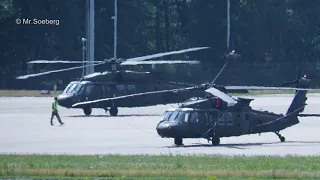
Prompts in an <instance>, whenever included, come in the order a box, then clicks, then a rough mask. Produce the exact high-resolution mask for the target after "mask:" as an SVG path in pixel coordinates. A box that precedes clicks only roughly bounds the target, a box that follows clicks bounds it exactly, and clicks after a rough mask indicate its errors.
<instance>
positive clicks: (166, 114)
mask: <svg viewBox="0 0 320 180" xmlns="http://www.w3.org/2000/svg"><path fill="white" fill-rule="evenodd" d="M172 113H173V111H166V112H165V113H164V114H163V117H162V120H168V119H169V116H170V115H171V114H172Z"/></svg>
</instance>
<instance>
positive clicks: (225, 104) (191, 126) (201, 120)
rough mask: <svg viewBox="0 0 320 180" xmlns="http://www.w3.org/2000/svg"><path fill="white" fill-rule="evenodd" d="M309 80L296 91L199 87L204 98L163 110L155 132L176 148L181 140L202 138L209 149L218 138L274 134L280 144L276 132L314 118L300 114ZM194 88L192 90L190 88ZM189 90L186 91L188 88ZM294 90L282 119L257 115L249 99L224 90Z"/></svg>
mask: <svg viewBox="0 0 320 180" xmlns="http://www.w3.org/2000/svg"><path fill="white" fill-rule="evenodd" d="M310 83H311V80H310V79H307V78H306V76H304V77H301V78H300V79H299V81H298V82H297V87H296V88H290V87H259V86H220V87H218V86H215V85H202V86H199V87H197V89H203V90H204V91H205V92H207V93H208V94H207V97H204V98H193V99H190V100H188V101H186V102H184V103H182V104H181V105H180V106H179V107H178V108H172V109H169V110H167V111H166V112H165V113H164V115H163V118H162V120H161V121H160V122H159V123H158V125H157V127H156V130H157V133H158V134H159V136H161V137H162V138H174V143H175V144H176V145H183V143H182V141H183V138H204V139H207V140H208V142H209V141H211V142H212V145H214V146H217V145H219V144H220V138H222V137H231V136H241V135H247V134H257V133H259V134H260V133H266V132H274V133H275V134H276V135H277V136H278V137H279V139H280V141H281V142H284V141H285V137H284V136H282V135H281V134H280V131H281V130H283V129H286V128H288V127H291V126H293V125H296V124H298V123H299V119H298V117H299V116H302V117H305V116H318V115H315V114H311V115H308V114H300V113H302V112H303V111H304V108H305V106H306V105H307V104H306V100H307V97H306V94H307V90H311V89H309V87H310ZM194 88H196V87H194ZM189 89H190V88H189ZM229 89H247V90H269V89H272V90H289V89H291V90H292V89H293V90H296V93H295V95H294V97H293V100H292V103H291V105H290V106H289V108H288V110H287V112H286V114H285V115H283V114H275V113H272V112H267V111H259V110H255V109H252V108H251V107H250V105H249V104H250V102H251V101H252V100H253V99H248V98H237V99H235V98H232V97H230V96H229V95H227V94H226V93H224V91H225V90H229Z"/></svg>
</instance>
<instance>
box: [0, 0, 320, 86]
mask: <svg viewBox="0 0 320 180" xmlns="http://www.w3.org/2000/svg"><path fill="white" fill-rule="evenodd" d="M95 3H96V4H95V10H96V11H95V23H96V25H95V58H96V59H97V60H101V59H106V58H111V57H113V20H112V19H111V17H112V16H113V14H114V10H113V1H105V0H96V1H95ZM318 7H319V2H318V1H296V0H287V1H278V0H264V1H256V0H237V1H232V0H231V44H230V47H231V48H232V49H235V50H236V51H238V52H239V53H240V54H242V60H241V62H238V63H241V64H243V63H249V64H250V65H251V64H258V63H260V64H265V65H270V66H272V67H270V68H269V69H268V72H269V73H265V72H263V71H260V70H256V71H254V72H252V73H254V76H255V77H257V79H252V78H247V76H250V77H253V76H252V74H249V72H246V70H247V69H249V68H247V69H246V68H245V67H242V66H237V65H233V66H232V65H231V67H229V68H230V69H231V70H230V71H236V70H240V71H241V73H242V74H243V75H242V76H239V75H237V80H235V79H230V77H229V76H231V75H232V73H225V74H226V75H225V74H222V75H221V76H223V77H221V78H222V79H221V80H222V81H223V82H224V81H226V82H227V83H228V84H234V83H236V82H240V83H241V84H257V83H264V84H267V85H269V84H268V81H272V80H274V76H273V75H274V74H275V73H276V69H277V68H276V65H277V64H279V63H290V64H291V65H293V67H294V68H292V67H290V68H283V69H281V71H280V72H279V76H280V77H283V76H289V75H290V77H291V80H292V79H293V78H295V76H296V73H297V71H298V69H299V68H300V67H302V68H304V69H305V70H306V71H307V72H309V71H311V72H317V67H318V64H317V62H318V61H319V60H320V59H319V57H320V40H319V39H320V38H319V30H320V29H319V28H320V26H318V24H319V23H318V22H319V20H320V19H319V17H320V11H319V10H318ZM226 9H227V3H226V2H225V1H212V0H201V1H196V0H159V1H158V0H157V1H156V0H119V2H118V57H122V58H128V57H135V56H142V55H147V54H152V53H157V52H162V51H170V50H178V49H183V48H188V47H195V46H210V47H212V48H211V49H210V50H206V51H201V52H196V53H188V54H182V55H176V56H171V57H170V56H169V57H165V58H162V59H173V58H174V59H199V60H201V61H203V63H204V64H205V66H203V67H202V68H201V69H200V70H199V71H198V72H201V73H195V74H193V77H192V78H189V77H188V76H187V74H188V73H190V71H192V69H191V70H190V69H188V70H179V71H178V70H177V69H183V68H180V67H182V66H179V65H175V67H170V66H167V67H166V68H168V70H167V71H168V72H170V73H168V76H170V77H174V78H175V79H184V80H185V81H186V80H191V79H192V80H196V81H198V82H200V83H202V82H203V81H207V80H212V79H213V76H215V74H216V73H217V72H218V71H219V69H220V68H221V67H222V65H221V64H223V61H222V60H220V58H221V56H223V54H225V53H226V52H227V44H226V43H227V40H226V30H227V29H226V25H227V23H226V15H227V14H226V13H227V10H226ZM16 18H22V19H23V18H30V19H33V18H37V19H45V18H47V19H56V20H59V21H60V24H59V25H58V26H57V25H22V24H20V25H17V24H16V23H15V20H16ZM0 26H1V27H2V28H1V29H0V38H1V42H2V48H0V82H1V84H0V88H21V87H28V85H29V87H28V88H33V87H34V86H35V85H37V84H39V82H41V81H46V80H48V79H62V80H64V81H65V82H68V81H70V80H72V79H74V78H75V77H78V76H79V74H80V73H79V72H78V71H70V72H66V73H61V74H56V75H49V76H46V77H44V78H40V79H41V80H39V79H38V78H35V80H30V81H24V82H21V81H16V80H13V78H14V77H16V76H18V75H22V74H26V73H27V69H28V67H27V64H26V62H27V61H30V60H35V59H61V60H67V59H73V60H75V59H77V60H80V59H81V57H82V51H81V48H82V43H81V38H82V37H84V36H85V1H81V0H73V1H66V2H64V3H61V2H60V1H54V0H44V1H39V0H28V1H25V0H15V1H13V0H0ZM307 62H308V63H310V62H312V63H313V64H312V65H311V66H308V67H306V66H305V64H306V63H307ZM66 66H68V65H44V66H40V65H34V67H32V68H30V69H29V70H28V72H31V71H30V70H34V71H37V72H38V71H47V70H51V69H58V68H66ZM68 67H69V66H68ZM240 67H241V68H242V69H240ZM205 69H206V70H205ZM277 72H278V71H277ZM288 74H289V75H288ZM313 74H315V77H319V75H318V74H317V73H313ZM279 76H278V77H279ZM186 77H188V78H186ZM211 77H212V78H211ZM315 79H316V78H315ZM284 80H288V79H286V78H284V77H283V78H282V79H281V80H280V79H279V80H278V81H279V82H278V81H277V83H280V81H281V82H283V81H284ZM316 84H319V82H316Z"/></svg>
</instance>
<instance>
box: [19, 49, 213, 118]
mask: <svg viewBox="0 0 320 180" xmlns="http://www.w3.org/2000/svg"><path fill="white" fill-rule="evenodd" d="M208 48H209V47H194V48H188V49H182V50H178V51H170V52H164V53H157V54H151V55H146V56H141V57H134V58H128V59H122V58H117V59H114V58H112V59H106V60H104V61H94V62H93V64H89V63H92V62H87V61H64V60H35V61H31V62H29V63H30V64H56V63H63V64H78V63H83V64H84V63H87V65H83V66H77V67H71V68H67V69H58V70H52V71H47V72H42V73H36V74H28V75H24V76H19V77H17V78H16V79H28V78H31V77H38V76H42V75H47V74H51V73H59V72H64V71H70V70H75V69H81V68H82V69H84V67H88V66H102V65H106V66H107V68H109V69H111V70H107V71H103V72H94V73H91V74H87V75H84V76H83V77H82V78H81V79H80V80H78V81H72V82H70V83H69V84H68V85H67V86H66V87H65V89H64V90H63V92H62V93H61V94H60V95H58V97H57V100H58V103H59V105H60V106H62V107H65V108H81V109H83V111H84V114H85V115H90V114H91V112H92V108H101V109H104V110H106V111H109V113H110V115H111V116H117V114H118V107H136V104H140V103H139V102H138V101H129V100H128V98H127V95H135V94H137V93H143V92H150V91H158V90H167V89H174V88H175V87H176V86H173V85H172V84H166V82H164V83H162V80H163V77H162V73H161V72H141V71H131V70H126V69H121V67H122V66H129V65H133V66H134V65H144V64H151V65H155V64H199V63H200V61H196V60H153V61H150V59H154V58H159V57H163V56H168V55H174V54H182V53H187V52H192V51H199V50H202V49H208ZM146 60H148V61H146ZM118 69H119V70H118ZM115 97H121V98H124V104H121V103H117V104H115V103H104V104H100V103H98V104H92V105H91V104H85V105H81V103H83V102H90V101H94V100H99V99H105V98H115ZM129 97H130V96H129ZM77 104H80V105H77ZM141 105H142V106H147V105H148V103H144V104H141Z"/></svg>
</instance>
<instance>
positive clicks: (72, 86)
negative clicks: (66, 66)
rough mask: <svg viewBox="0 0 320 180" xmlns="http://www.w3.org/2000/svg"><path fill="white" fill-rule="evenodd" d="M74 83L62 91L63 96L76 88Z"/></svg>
mask: <svg viewBox="0 0 320 180" xmlns="http://www.w3.org/2000/svg"><path fill="white" fill-rule="evenodd" d="M76 85H77V84H76V83H72V84H69V85H68V86H67V87H66V88H65V89H64V91H63V93H64V94H66V93H71V91H72V90H73V89H74V88H75V87H76Z"/></svg>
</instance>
